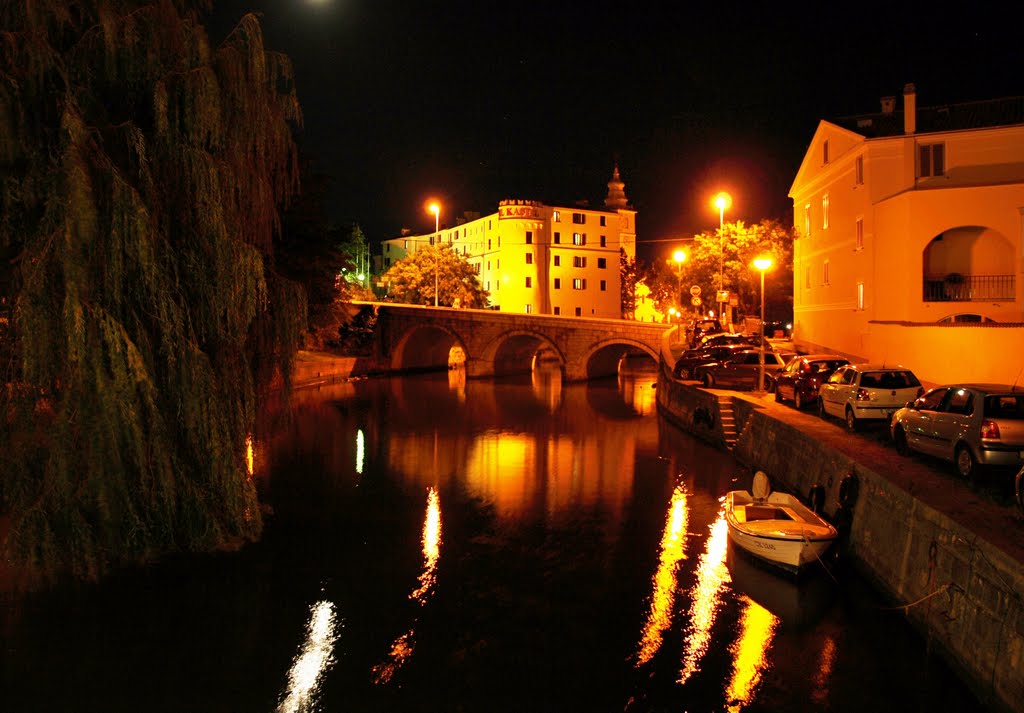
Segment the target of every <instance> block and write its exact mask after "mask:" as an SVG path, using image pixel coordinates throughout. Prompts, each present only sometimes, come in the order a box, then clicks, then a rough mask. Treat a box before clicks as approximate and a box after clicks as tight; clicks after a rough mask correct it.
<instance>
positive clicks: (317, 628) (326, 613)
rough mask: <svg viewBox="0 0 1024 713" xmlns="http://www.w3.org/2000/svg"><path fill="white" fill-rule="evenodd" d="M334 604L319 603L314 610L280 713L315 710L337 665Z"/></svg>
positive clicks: (279, 709) (279, 707) (280, 706)
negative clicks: (326, 675)
mask: <svg viewBox="0 0 1024 713" xmlns="http://www.w3.org/2000/svg"><path fill="white" fill-rule="evenodd" d="M334 620H335V616H334V604H332V603H331V602H324V601H321V602H317V603H316V604H314V605H313V606H312V607H310V616H309V623H308V624H307V625H306V641H305V642H304V644H303V646H302V650H301V651H300V652H299V655H298V656H296V657H295V661H294V662H293V663H292V667H291V670H290V671H288V689H287V690H288V693H287V695H286V696H285V698H284V700H282V701H281V704H280V705H279V706H278V707H277V710H278V713H296V712H297V711H306V710H313V709H314V708H315V707H316V705H315V703H316V701H315V700H314V698H315V696H316V694H317V690H318V688H319V684H320V679H321V677H322V676H323V674H324V673H325V672H326V671H327V669H328V668H329V667H330V666H331V664H333V663H334V658H333V657H332V656H331V652H332V651H333V649H334V641H335V639H336V635H335V632H334V629H335V624H334Z"/></svg>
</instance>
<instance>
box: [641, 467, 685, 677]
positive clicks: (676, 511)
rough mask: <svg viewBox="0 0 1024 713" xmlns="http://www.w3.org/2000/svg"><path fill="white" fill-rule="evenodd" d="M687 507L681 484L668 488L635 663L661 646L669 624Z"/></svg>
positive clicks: (643, 660)
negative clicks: (648, 606) (658, 551)
mask: <svg viewBox="0 0 1024 713" xmlns="http://www.w3.org/2000/svg"><path fill="white" fill-rule="evenodd" d="M688 520H689V510H688V508H687V503H686V492H685V491H684V489H683V486H682V484H680V485H677V486H676V489H675V490H674V491H673V492H672V500H671V502H670V503H669V507H668V516H667V517H666V519H665V532H664V534H663V535H662V537H661V557H660V558H659V562H658V570H657V571H656V572H655V573H654V578H653V579H654V591H653V592H652V593H651V611H650V613H648V615H647V623H646V624H645V625H644V629H643V634H642V635H641V637H640V650H639V652H638V653H637V664H636V665H637V666H640V665H642V664H645V663H647V662H648V661H650V660H651V658H652V657H653V656H654V654H655V653H657V651H658V649H659V648H660V647H661V641H662V635H663V633H664V632H665V630H667V629H668V628H669V627H670V626H671V625H672V605H673V604H674V603H675V599H676V587H677V583H676V565H677V564H678V563H679V561H680V560H682V559H684V558H685V557H686V552H685V545H686V529H687V522H688Z"/></svg>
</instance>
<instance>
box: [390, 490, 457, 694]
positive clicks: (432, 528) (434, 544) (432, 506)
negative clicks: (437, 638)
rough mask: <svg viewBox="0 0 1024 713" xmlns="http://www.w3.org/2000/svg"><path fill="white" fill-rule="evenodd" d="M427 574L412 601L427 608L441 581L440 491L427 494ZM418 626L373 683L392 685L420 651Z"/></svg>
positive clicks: (400, 643)
mask: <svg viewBox="0 0 1024 713" xmlns="http://www.w3.org/2000/svg"><path fill="white" fill-rule="evenodd" d="M422 544H423V572H422V573H421V574H420V576H419V584H420V586H419V587H417V588H416V589H415V590H413V592H412V593H411V594H410V595H409V598H410V599H412V600H414V601H416V602H417V603H419V604H420V605H423V604H426V602H427V600H428V599H429V598H430V595H431V594H432V593H433V591H434V585H435V583H436V581H437V575H436V571H437V561H438V559H440V556H441V500H440V497H439V496H438V493H437V489H436V488H429V489H428V491H427V512H426V516H425V517H424V519H423V537H422ZM415 634H416V629H415V626H413V627H411V628H409V630H408V631H406V632H405V633H403V634H402V635H401V636H399V637H398V638H397V639H395V641H394V642H393V643H392V644H391V647H390V648H389V649H388V655H387V659H386V660H385V661H384V662H383V663H380V664H377V665H376V666H374V667H373V680H374V683H377V684H385V683H388V682H389V681H390V680H391V679H392V678H393V677H394V675H395V672H397V671H398V669H400V668H401V667H402V666H403V665H405V663H406V662H407V661H408V660H409V658H410V657H411V656H412V654H413V651H414V650H415V648H416V642H415Z"/></svg>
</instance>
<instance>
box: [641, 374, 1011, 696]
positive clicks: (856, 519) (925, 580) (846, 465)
mask: <svg viewBox="0 0 1024 713" xmlns="http://www.w3.org/2000/svg"><path fill="white" fill-rule="evenodd" d="M657 393H658V407H659V411H660V412H661V413H662V415H663V416H664V417H665V418H666V419H668V420H669V421H671V422H673V423H675V424H676V425H677V426H679V427H680V428H682V429H684V430H686V431H688V432H690V433H692V434H694V435H696V436H698V437H700V438H702V439H703V440H705V441H708V442H710V443H712V444H715V445H718V446H721V447H723V448H724V447H727V445H728V444H727V441H726V434H725V433H724V432H723V430H722V426H721V424H722V415H723V413H722V412H723V410H730V409H731V411H732V415H733V416H734V418H735V422H736V431H737V433H738V436H737V437H736V440H735V443H734V444H733V446H732V448H733V454H734V455H735V456H736V458H737V459H738V460H739V461H740V462H741V463H743V464H744V465H746V466H749V467H750V468H751V469H752V470H764V471H765V472H767V473H768V474H769V475H770V477H771V479H772V481H773V483H775V487H777V488H780V489H785V490H788V491H791V492H793V493H795V494H798V495H800V496H801V497H803V498H804V499H805V500H806V499H807V497H808V494H809V492H810V490H811V487H812V486H815V485H821V486H823V487H824V488H825V491H826V498H825V503H826V505H825V512H826V515H827V516H829V517H830V518H832V519H833V520H835V521H836V524H837V525H838V526H839V528H840V531H841V533H842V534H843V542H842V552H843V555H844V557H846V558H847V561H848V562H851V563H852V564H853V565H854V567H855V568H856V569H857V570H858V571H860V572H861V573H863V574H864V575H866V576H867V577H868V579H870V580H871V581H873V582H874V583H875V584H876V585H877V586H878V587H879V588H880V589H881V590H882V591H883V593H884V594H885V595H886V596H888V597H889V598H890V599H891V600H892V601H893V604H894V606H902V607H905V610H904V611H905V613H906V616H907V617H908V619H909V620H910V621H911V622H912V623H913V624H914V625H915V627H916V628H918V629H919V630H920V631H921V632H922V634H923V635H924V636H925V637H927V639H928V640H929V641H930V642H932V643H933V644H938V646H939V649H940V650H941V651H942V652H943V654H944V655H945V656H946V658H947V659H948V660H949V662H950V663H951V664H952V665H953V667H954V668H956V669H958V670H959V671H960V672H961V673H962V675H963V677H964V679H965V680H966V681H968V683H969V684H970V685H971V686H972V688H973V689H974V690H975V691H976V693H977V695H978V696H979V698H980V699H981V700H982V701H983V702H985V703H986V705H988V706H990V707H991V708H992V709H993V710H1006V711H1016V712H1024V613H1022V593H1024V565H1022V563H1021V560H1020V558H1019V556H1016V555H1017V553H1014V554H1013V555H1011V554H1008V553H1007V552H1006V551H1005V550H1004V549H1003V548H1000V547H998V546H996V545H994V544H992V543H991V542H988V541H986V539H985V538H984V537H982V536H980V535H979V533H978V532H976V531H974V530H973V529H972V528H971V527H970V526H969V525H965V524H962V523H961V522H957V521H955V520H954V519H952V518H951V517H949V516H948V515H947V514H946V513H945V512H943V511H942V510H940V509H938V508H936V507H932V506H931V505H929V504H928V503H927V502H925V501H924V500H923V499H921V498H919V497H916V496H915V494H914V493H913V492H911V490H913V484H911V487H910V488H909V489H908V488H907V487H904V484H901V483H898V482H894V480H893V479H892V478H891V477H889V476H888V474H887V472H886V470H887V469H886V464H885V462H884V461H881V460H878V459H877V458H876V459H875V460H874V462H873V459H872V457H871V454H870V453H865V454H863V456H860V457H858V456H857V455H851V454H850V453H849V452H842V451H841V450H839V449H837V448H835V447H834V445H832V444H829V443H828V442H827V440H826V439H822V438H820V437H819V436H818V435H817V434H815V433H813V432H807V431H806V430H805V429H801V428H799V427H797V426H794V425H792V424H791V423H787V422H786V421H785V420H782V419H780V418H777V417H773V416H772V415H771V414H770V413H768V410H769V409H767V408H765V407H764V406H763V404H762V403H761V402H760V401H759V400H757V399H755V398H752V397H748V396H746V395H744V394H739V393H734V392H717V393H713V392H709V391H705V390H704V389H701V388H699V387H698V386H695V385H689V384H684V383H681V382H678V381H676V380H674V379H672V378H671V375H670V373H668V372H667V370H666V369H665V368H664V367H663V368H662V372H661V375H660V377H659V381H658V389H657ZM729 394H732V395H729ZM723 397H724V398H723ZM851 475H852V476H853V480H846V482H845V484H844V479H846V478H848V477H849V476H851ZM854 482H855V484H856V487H852V486H853V484H854ZM780 485H781V487H780ZM841 490H842V491H843V492H842V494H843V495H844V496H846V497H845V501H846V502H847V503H848V504H849V505H850V507H849V508H841V507H840V505H839V502H840V495H841ZM851 493H855V497H853V498H852V502H851V499H850V494H851Z"/></svg>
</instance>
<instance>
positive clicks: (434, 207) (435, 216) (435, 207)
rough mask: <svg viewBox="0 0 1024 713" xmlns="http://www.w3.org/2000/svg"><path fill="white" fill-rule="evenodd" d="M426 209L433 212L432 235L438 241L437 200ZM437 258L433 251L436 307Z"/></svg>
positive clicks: (439, 209) (439, 217)
mask: <svg viewBox="0 0 1024 713" xmlns="http://www.w3.org/2000/svg"><path fill="white" fill-rule="evenodd" d="M427 210H429V211H430V212H431V213H433V214H434V236H435V238H436V239H437V241H438V242H440V239H441V236H439V235H438V231H439V230H440V221H441V205H440V204H439V203H437V202H434V203H431V204H430V205H429V206H427ZM434 247H435V248H437V249H438V250H440V246H439V245H435V246H434ZM437 259H438V255H437V253H434V306H435V307H437V305H438V302H437Z"/></svg>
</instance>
